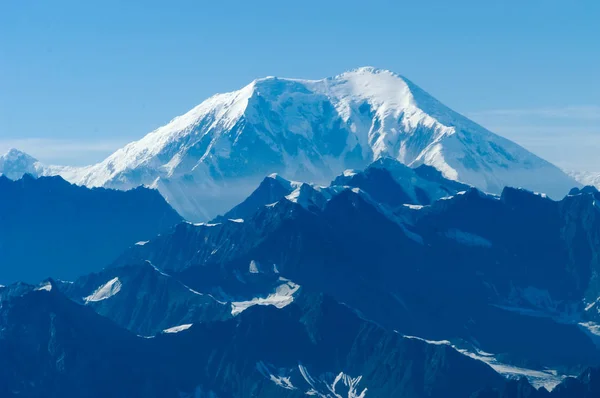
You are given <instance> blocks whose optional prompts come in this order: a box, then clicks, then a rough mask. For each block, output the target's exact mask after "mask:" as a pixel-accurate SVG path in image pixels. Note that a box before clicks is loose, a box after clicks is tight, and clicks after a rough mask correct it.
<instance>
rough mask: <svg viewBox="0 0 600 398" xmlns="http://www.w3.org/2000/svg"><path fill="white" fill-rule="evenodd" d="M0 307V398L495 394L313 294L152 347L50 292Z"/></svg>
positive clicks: (435, 349)
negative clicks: (45, 397)
mask: <svg viewBox="0 0 600 398" xmlns="http://www.w3.org/2000/svg"><path fill="white" fill-rule="evenodd" d="M4 290H11V292H10V293H6V292H4ZM3 293H4V294H3ZM0 299H1V301H0V303H1V306H0V364H1V365H2V366H0V393H1V394H2V396H3V397H12V396H15V397H17V396H27V397H42V396H60V397H80V396H86V397H105V396H112V397H163V398H164V397H167V398H168V397H181V396H183V397H198V396H200V397H204V396H206V397H225V398H227V397H231V398H233V397H264V398H271V397H272V398H274V397H301V396H305V395H316V396H320V397H330V398H334V397H340V396H347V397H356V398H358V397H367V396H375V397H377V396H380V397H383V396H402V397H407V398H417V397H423V398H426V397H429V398H435V397H440V398H441V397H451V398H452V397H456V398H459V397H465V396H469V395H471V394H472V393H474V392H476V391H478V390H481V389H485V388H489V389H492V388H502V386H503V384H504V379H503V378H502V377H500V376H499V375H498V374H497V373H495V372H494V371H493V370H492V369H491V368H489V367H488V366H487V365H485V364H483V363H481V362H479V361H476V360H474V359H471V358H468V357H466V356H464V355H462V354H460V353H459V352H457V351H456V350H454V349H452V348H450V347H448V346H445V345H436V344H429V343H427V342H424V341H421V340H418V339H410V338H404V337H402V336H400V335H398V334H397V333H394V332H388V331H386V330H385V329H383V328H381V327H379V326H377V325H375V324H372V323H370V322H367V321H364V320H361V319H360V318H359V317H358V316H357V315H356V314H355V313H354V312H353V311H352V310H350V309H348V308H347V307H345V306H343V305H341V304H339V303H337V302H335V301H334V300H332V299H331V298H330V297H327V296H323V295H319V294H303V295H301V296H299V297H298V298H297V300H296V301H294V302H293V303H292V304H290V305H289V306H287V307H285V308H282V309H275V308H273V307H264V306H257V307H254V308H251V309H248V310H247V311H244V313H242V314H241V315H239V316H238V317H236V318H235V319H230V320H227V321H221V322H210V323H201V324H197V325H196V324H195V325H192V326H190V327H188V328H187V329H185V330H183V329H182V330H179V331H177V332H173V333H163V334H161V335H157V336H156V337H154V338H151V339H148V338H142V337H136V336H134V335H132V334H130V333H128V332H127V331H124V330H122V329H120V328H119V327H117V326H116V325H115V324H113V323H112V322H110V321H108V320H107V319H105V318H102V317H100V316H98V315H97V314H95V313H93V312H92V311H91V310H90V309H89V308H86V307H84V306H81V305H78V304H76V303H74V302H72V301H70V300H68V299H67V298H66V297H64V296H63V295H62V294H61V293H60V292H58V291H57V290H56V289H55V288H54V285H53V284H49V285H48V284H47V285H44V286H42V287H41V288H40V287H38V288H35V287H33V286H31V287H28V286H23V285H20V286H16V287H14V288H13V287H7V288H0ZM290 342H293V343H292V344H290ZM32 380H34V382H31V381H32Z"/></svg>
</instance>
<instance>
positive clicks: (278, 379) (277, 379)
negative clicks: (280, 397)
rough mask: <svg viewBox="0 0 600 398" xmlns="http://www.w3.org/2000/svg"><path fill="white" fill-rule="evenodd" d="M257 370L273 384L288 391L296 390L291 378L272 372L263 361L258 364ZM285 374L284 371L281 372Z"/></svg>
mask: <svg viewBox="0 0 600 398" xmlns="http://www.w3.org/2000/svg"><path fill="white" fill-rule="evenodd" d="M256 369H257V370H258V371H259V372H260V374H262V375H263V376H264V377H266V378H267V379H269V380H271V381H272V382H273V383H275V384H276V385H278V386H279V387H282V388H285V389H286V390H295V389H296V387H294V385H293V384H292V382H291V380H290V377H289V376H285V375H275V374H273V373H272V372H271V371H270V370H269V367H268V366H267V365H266V364H265V363H264V362H262V361H260V362H258V363H257V364H256ZM280 371H281V372H282V373H283V371H284V370H283V369H282V370H280Z"/></svg>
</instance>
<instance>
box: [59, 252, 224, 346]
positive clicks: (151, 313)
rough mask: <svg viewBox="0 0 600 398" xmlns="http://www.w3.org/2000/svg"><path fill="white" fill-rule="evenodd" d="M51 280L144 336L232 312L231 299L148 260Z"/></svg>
mask: <svg viewBox="0 0 600 398" xmlns="http://www.w3.org/2000/svg"><path fill="white" fill-rule="evenodd" d="M53 283H54V284H55V285H56V286H57V288H58V289H59V290H60V291H61V292H63V293H64V294H65V295H66V296H68V297H69V298H71V299H72V300H73V301H75V302H77V303H79V304H82V305H85V306H88V307H91V308H93V309H94V311H95V312H97V313H98V314H100V315H103V316H105V317H106V318H109V319H111V320H113V321H114V322H115V323H116V324H117V325H119V326H121V327H123V328H125V329H128V330H130V331H131V332H133V333H135V334H137V335H140V336H154V335H156V334H158V333H161V332H163V331H165V330H167V331H169V330H173V328H177V327H179V326H181V325H190V324H192V323H194V322H210V321H216V320H223V319H228V318H231V317H232V315H231V312H232V310H231V305H230V304H228V303H226V302H222V301H218V300H217V299H215V298H214V297H212V296H210V295H206V294H202V293H199V292H197V291H195V290H193V289H191V288H189V287H187V286H185V285H184V284H183V283H181V282H180V281H178V280H176V279H174V278H173V277H171V276H169V275H167V274H165V273H164V272H161V271H159V270H157V269H156V268H155V267H153V266H152V264H150V263H147V262H146V263H142V264H139V265H131V266H127V267H119V268H111V269H105V270H103V271H101V272H99V273H93V274H89V275H85V276H82V277H81V278H78V279H77V280H75V281H73V282H60V281H57V282H53Z"/></svg>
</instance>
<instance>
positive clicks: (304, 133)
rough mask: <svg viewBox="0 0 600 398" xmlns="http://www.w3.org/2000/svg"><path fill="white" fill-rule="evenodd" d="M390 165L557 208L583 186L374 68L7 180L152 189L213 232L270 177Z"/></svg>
mask: <svg viewBox="0 0 600 398" xmlns="http://www.w3.org/2000/svg"><path fill="white" fill-rule="evenodd" d="M382 156H386V157H391V158H394V159H396V160H398V161H400V162H402V163H404V164H406V165H408V166H410V167H417V166H420V165H423V164H424V165H429V166H433V167H435V168H436V169H438V170H439V171H440V172H441V173H442V175H443V176H444V177H445V178H448V179H451V180H458V181H461V182H464V183H467V184H469V185H472V186H475V187H477V188H479V189H481V190H483V191H485V192H490V193H496V194H498V193H500V192H501V191H502V189H503V188H504V187H505V186H514V187H524V188H527V189H530V190H533V191H538V192H543V193H546V194H548V195H550V196H551V197H553V198H556V199H560V198H561V197H562V196H564V195H565V194H566V193H567V192H568V190H569V189H570V188H572V187H574V186H577V185H578V184H577V183H576V182H575V181H574V180H573V179H572V178H571V177H569V176H567V175H566V174H565V173H564V172H562V171H561V170H559V169H558V168H557V167H555V166H553V165H552V164H550V163H548V162H547V161H545V160H543V159H540V158H539V157H537V156H535V155H533V154H532V153H530V152H528V151H527V150H525V149H524V148H522V147H520V146H519V145H517V144H515V143H513V142H511V141H509V140H507V139H504V138H502V137H500V136H498V135H495V134H494V133H492V132H490V131H488V130H486V129H485V128H484V127H482V126H479V125H478V124H476V123H474V122H472V121H471V120H469V119H467V118H466V117H464V116H462V115H460V114H458V113H456V112H454V111H453V110H451V109H449V108H448V107H446V106H445V105H443V104H441V103H440V102H439V101H437V100H436V99H435V98H433V97H432V96H431V95H429V94H428V93H426V92H425V91H424V90H422V89H421V88H419V87H418V86H417V85H415V84H414V83H412V82H411V81H410V80H408V79H406V78H404V77H402V76H399V75H397V74H395V73H392V72H390V71H387V70H380V69H375V68H371V67H364V68H359V69H356V70H353V71H350V72H346V73H342V74H341V75H338V76H336V77H333V78H327V79H322V80H301V79H283V78H277V77H267V78H263V79H258V80H255V81H253V82H252V83H250V84H249V85H247V86H246V87H244V88H242V89H241V90H239V91H235V92H231V93H226V94H217V95H215V96H213V97H211V98H209V99H207V100H206V101H204V102H202V103H201V104H200V105H198V106H197V107H195V108H194V109H192V110H191V111H189V112H187V113H186V114H184V115H182V116H179V117H176V118H175V119H173V120H172V121H171V122H169V123H168V124H167V125H165V126H163V127H160V128H158V129H157V130H155V131H153V132H151V133H149V134H148V135H146V136H145V137H144V138H142V139H141V140H139V141H136V142H132V143H130V144H128V145H126V146H125V147H124V148H122V149H119V150H118V151H116V152H115V153H113V154H112V155H110V156H109V157H108V158H107V159H105V160H104V161H102V162H100V163H98V164H95V165H92V166H89V167H84V168H80V169H74V168H61V167H46V168H44V167H43V166H41V165H39V163H36V162H32V161H30V162H29V163H27V162H26V161H21V160H19V162H17V163H16V162H15V161H14V159H13V158H14V156H10V157H9V160H11V159H12V160H13V161H12V162H7V161H4V163H2V161H0V173H5V174H7V175H9V177H11V175H15V173H16V172H17V166H18V165H21V163H23V166H26V167H24V168H23V170H22V171H23V172H31V171H32V170H34V171H36V172H38V173H41V174H61V175H63V176H64V178H66V179H68V180H69V181H71V182H73V183H76V184H79V185H86V186H89V187H109V188H118V189H130V188H134V187H137V186H139V185H146V186H150V187H153V188H157V189H158V190H159V191H160V192H161V193H162V194H163V196H164V197H165V198H166V199H167V201H168V202H169V203H170V204H171V205H172V206H173V207H174V208H175V209H176V210H177V211H178V212H179V213H180V214H181V215H182V216H184V217H185V218H186V219H188V220H191V221H206V220H207V219H210V218H213V217H214V216H216V215H217V214H219V213H223V212H225V211H226V210H228V209H229V208H231V207H232V206H233V205H235V204H237V203H238V202H240V201H241V200H242V199H244V198H245V197H246V196H247V195H248V194H249V193H250V192H251V191H252V190H253V188H254V187H255V185H256V184H257V183H258V182H260V181H261V180H262V178H263V177H264V176H265V175H268V174H271V173H278V174H280V175H281V176H283V177H285V178H288V179H293V180H302V181H311V182H314V183H321V184H322V183H327V182H329V181H330V180H331V179H332V178H333V177H334V176H335V175H337V174H339V173H341V172H342V171H343V170H345V169H348V168H364V167H366V166H367V165H368V164H369V163H371V162H372V161H374V160H376V159H378V158H379V157H382ZM15 163H16V165H15ZM3 164H4V166H2V165H3ZM7 164H8V165H9V166H10V167H7ZM3 167H4V169H3Z"/></svg>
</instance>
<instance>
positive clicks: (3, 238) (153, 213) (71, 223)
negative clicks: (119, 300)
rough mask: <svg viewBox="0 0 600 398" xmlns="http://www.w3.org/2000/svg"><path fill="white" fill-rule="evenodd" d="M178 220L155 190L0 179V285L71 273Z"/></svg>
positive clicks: (84, 270) (87, 268) (100, 261)
mask: <svg viewBox="0 0 600 398" xmlns="http://www.w3.org/2000/svg"><path fill="white" fill-rule="evenodd" d="M180 221H181V217H180V216H179V215H178V214H177V213H176V212H175V211H174V210H173V209H172V208H171V207H170V206H169V205H168V204H167V203H166V202H165V200H164V199H163V198H162V197H161V195H160V194H159V193H158V192H157V191H154V190H150V189H146V188H136V189H134V190H131V191H127V192H122V191H117V190H109V189H103V188H95V189H89V188H85V187H79V186H76V185H72V184H70V183H68V182H66V181H65V180H63V179H62V178H61V177H40V178H38V179H36V178H34V177H32V176H30V175H25V176H24V177H23V178H22V179H20V180H17V181H13V180H10V179H8V178H7V177H5V176H0V283H4V284H6V283H10V282H13V281H17V280H24V281H30V282H33V281H39V280H41V279H43V278H46V277H49V276H53V277H55V278H61V279H71V278H75V277H77V276H79V275H81V274H84V273H87V272H91V271H96V270H99V269H100V268H101V267H103V266H105V265H107V264H108V263H110V262H111V261H112V260H113V259H114V258H115V257H116V256H117V255H118V254H119V253H120V252H122V251H123V250H125V249H126V248H127V247H129V246H131V245H133V244H135V243H136V242H139V241H142V240H148V239H150V238H152V237H154V236H156V235H157V234H158V233H161V232H163V231H165V230H167V229H168V228H170V227H171V226H173V225H174V224H177V223H178V222H180Z"/></svg>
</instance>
